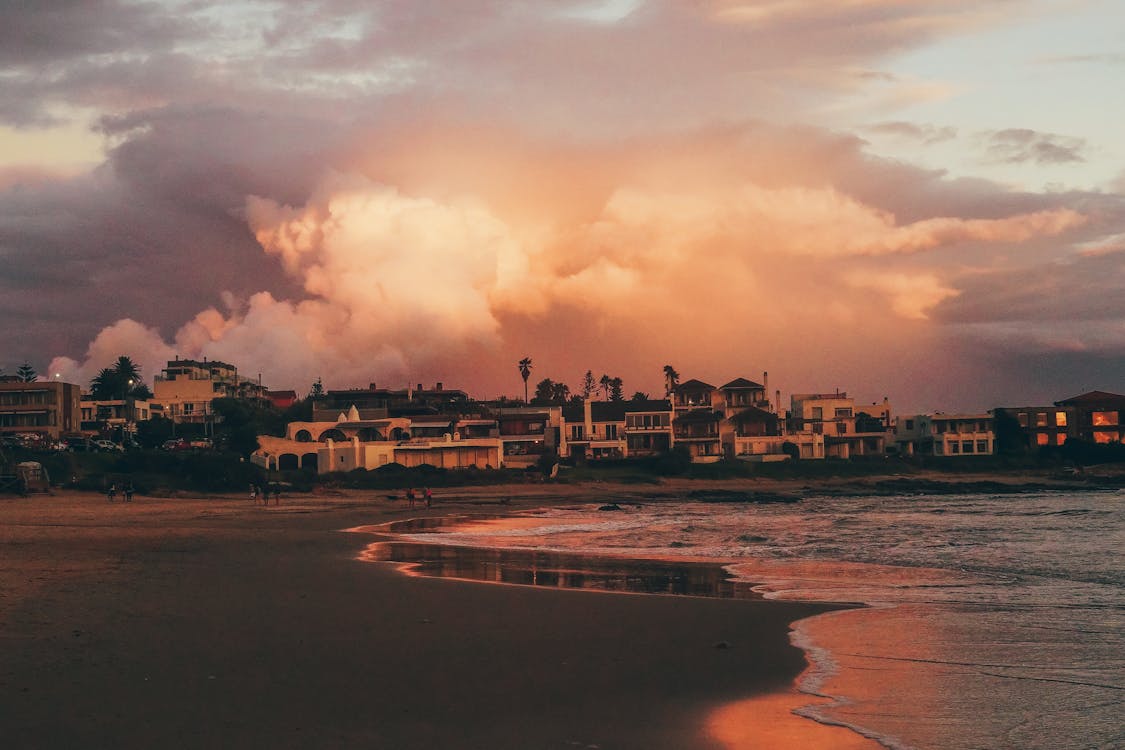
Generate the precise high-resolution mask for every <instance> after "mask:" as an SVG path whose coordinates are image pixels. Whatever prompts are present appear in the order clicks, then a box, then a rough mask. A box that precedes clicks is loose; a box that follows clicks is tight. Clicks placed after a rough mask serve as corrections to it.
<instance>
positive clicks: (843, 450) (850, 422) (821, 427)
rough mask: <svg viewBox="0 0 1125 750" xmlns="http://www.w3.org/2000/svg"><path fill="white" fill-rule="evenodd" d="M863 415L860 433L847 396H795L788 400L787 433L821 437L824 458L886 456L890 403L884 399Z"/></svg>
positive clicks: (844, 394) (865, 409) (830, 394)
mask: <svg viewBox="0 0 1125 750" xmlns="http://www.w3.org/2000/svg"><path fill="white" fill-rule="evenodd" d="M872 411H874V412H875V414H872V413H871V412H872ZM863 414H864V418H863V419H862V420H861V426H862V427H863V430H862V431H861V430H859V429H857V424H856V407H855V399H853V398H850V397H849V396H848V394H847V393H846V392H841V391H836V392H835V393H795V394H793V396H792V397H791V399H790V411H789V419H788V424H787V426H786V433H787V435H799V434H801V433H811V434H812V435H821V436H823V438H824V456H825V457H827V458H852V457H854V456H881V455H885V454H886V449H887V432H888V431H889V430H890V425H889V424H888V422H889V420H890V418H891V407H890V403H889V402H888V401H887V400H886V399H884V401H883V404H882V405H873V406H872V407H864V411H863ZM799 442H808V441H799ZM814 443H815V441H814ZM803 457H804V456H803V455H802V458H803Z"/></svg>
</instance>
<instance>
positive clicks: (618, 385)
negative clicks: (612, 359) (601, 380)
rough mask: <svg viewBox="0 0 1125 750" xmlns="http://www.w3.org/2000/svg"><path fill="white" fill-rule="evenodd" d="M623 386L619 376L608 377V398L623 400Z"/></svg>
mask: <svg viewBox="0 0 1125 750" xmlns="http://www.w3.org/2000/svg"><path fill="white" fill-rule="evenodd" d="M623 387H624V383H622V381H621V378H610V379H609V400H610V401H624V400H625V394H624V392H623V391H622V388H623Z"/></svg>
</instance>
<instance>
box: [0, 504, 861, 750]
mask: <svg viewBox="0 0 1125 750" xmlns="http://www.w3.org/2000/svg"><path fill="white" fill-rule="evenodd" d="M607 489H610V488H597V489H596V493H598V494H600V493H602V492H604V491H606V490H607ZM634 489H635V488H634ZM503 494H504V497H505V498H510V504H509V505H506V506H503V507H504V508H505V509H518V508H529V507H535V506H537V505H540V504H544V503H550V502H558V501H568V500H569V501H574V500H576V499H578V498H581V497H582V496H584V495H585V496H591V489H590V488H585V489H578V488H567V489H565V491H563V492H562V495H563V496H562V497H560V492H559V489H558V488H551V491H550V492H546V491H544V489H543V488H542V487H528V488H523V489H522V490H521V489H520V488H510V487H509V488H503ZM497 495H498V493H497V492H496V491H495V490H492V491H488V490H476V491H473V492H469V493H458V494H457V496H452V495H449V496H444V497H443V496H442V495H441V494H440V493H439V495H438V497H437V501H438V502H437V503H436V507H435V508H434V509H432V510H429V511H427V510H422V509H416V510H413V511H411V510H410V509H408V508H406V507H405V504H404V503H403V502H402V501H391V500H389V499H388V498H387V496H386V494H367V495H365V494H364V493H351V494H339V495H331V496H328V495H309V496H295V497H286V498H283V499H282V504H281V505H280V506H276V507H275V506H270V507H268V508H263V507H261V506H256V505H252V504H251V503H250V501H249V500H248V499H245V498H240V497H209V498H160V499H158V498H150V497H138V498H137V499H136V501H135V502H134V503H132V504H131V505H130V504H124V503H121V502H117V503H113V504H110V503H108V502H107V501H106V499H105V497H104V496H101V495H94V494H84V493H61V492H56V494H54V495H51V496H42V495H38V496H33V497H29V498H4V499H3V501H2V505H0V519H2V523H0V545H2V549H3V550H4V554H3V557H2V562H0V613H2V614H0V636H2V638H3V648H2V649H0V707H2V708H0V734H2V735H3V736H4V737H5V746H7V747H12V748H54V747H60V748H61V747H70V748H73V747H154V746H165V747H262V746H273V747H369V748H370V747H378V748H382V747H385V748H437V747H449V748H476V747H479V748H486V747H487V748H532V747H534V748H550V747H558V748H571V747H600V748H611V747H617V748H642V747H643V748H710V747H715V748H720V747H730V746H731V744H730V742H731V740H730V738H729V735H730V733H731V732H733V731H736V730H737V728H732V727H731V722H730V720H729V716H731V715H736V714H727V715H726V716H727V718H726V719H724V718H723V717H724V715H723V714H717V713H716V711H718V710H719V709H721V708H723V707H729V708H728V710H729V711H736V707H735V704H736V703H738V702H743V703H741V704H740V705H743V706H745V705H747V704H745V703H744V702H745V701H747V700H749V699H752V698H754V697H755V696H760V697H764V696H771V697H772V699H773V700H774V702H775V703H776V702H777V697H778V696H782V695H785V694H786V693H787V692H791V685H792V681H793V679H794V677H796V675H797V674H798V673H799V672H800V670H801V669H802V668H803V666H804V659H803V655H802V653H801V652H800V651H799V650H798V649H796V648H794V647H792V646H791V645H790V644H789V642H788V638H787V631H788V624H789V623H790V622H791V621H793V620H795V619H798V618H800V617H803V616H805V615H808V614H810V613H813V612H816V611H819V609H820V608H818V607H815V606H811V605H804V604H782V603H774V602H756V601H749V602H748V601H737V602H735V601H718V600H707V599H694V598H682V597H657V596H637V595H614V594H596V593H588V592H577V591H553V590H547V591H545V590H537V589H531V588H525V587H517V586H494V585H487V584H477V583H467V582H459V581H449V580H439V579H427V578H417V577H408V576H404V575H402V574H401V573H399V572H398V571H396V570H395V569H394V568H393V567H392V566H390V565H386V564H375V563H363V562H359V561H357V559H356V557H357V555H358V554H359V552H360V551H361V550H362V549H363V548H364V547H365V546H366V545H367V544H368V543H370V542H371V541H372V539H371V538H369V537H367V536H366V535H363V534H356V533H342V532H341V531H340V530H342V529H345V528H349V527H354V526H357V525H360V524H371V523H381V522H385V521H387V520H392V519H395V518H407V517H411V516H415V515H421V514H426V513H430V514H442V513H447V512H450V511H456V512H466V511H467V512H473V511H477V510H484V511H488V510H496V509H498V508H499V507H500V506H498V505H497ZM720 644H721V647H720ZM761 705H764V704H761ZM782 708H784V706H782ZM743 713H745V711H744V712H743ZM751 713H752V714H755V715H760V716H762V717H767V716H770V715H771V714H769V713H768V712H767V711H765V709H762V710H761V711H757V710H752V711H751ZM785 715H786V714H785V711H784V710H782V711H781V716H782V718H784V717H785ZM799 721H800V722H801V723H803V724H810V725H811V724H812V722H805V721H803V720H799ZM724 722H725V723H724ZM742 725H743V726H744V725H745V722H742ZM813 726H815V725H813ZM737 731H745V729H742V730H737ZM837 731H840V732H841V733H843V734H848V733H847V732H846V731H845V730H837ZM724 732H726V733H727V734H726V735H724ZM724 737H726V738H727V742H726V743H725V744H724V742H722V741H721V740H722V739H723V738H724Z"/></svg>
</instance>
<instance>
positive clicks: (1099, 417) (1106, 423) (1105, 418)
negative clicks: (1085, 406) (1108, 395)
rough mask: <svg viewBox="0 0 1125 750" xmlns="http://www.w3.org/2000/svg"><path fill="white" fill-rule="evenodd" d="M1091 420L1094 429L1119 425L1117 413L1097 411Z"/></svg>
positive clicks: (1091, 416)
mask: <svg viewBox="0 0 1125 750" xmlns="http://www.w3.org/2000/svg"><path fill="white" fill-rule="evenodd" d="M1090 419H1091V423H1092V424H1093V425H1094V427H1112V426H1113V425H1115V424H1117V412H1115V411H1096V412H1094V413H1093V414H1091V415H1090Z"/></svg>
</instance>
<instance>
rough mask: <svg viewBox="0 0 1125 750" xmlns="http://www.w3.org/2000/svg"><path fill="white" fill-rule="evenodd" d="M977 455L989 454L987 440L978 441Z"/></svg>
mask: <svg viewBox="0 0 1125 750" xmlns="http://www.w3.org/2000/svg"><path fill="white" fill-rule="evenodd" d="M977 453H988V441H987V440H978V441H977Z"/></svg>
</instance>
